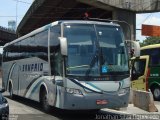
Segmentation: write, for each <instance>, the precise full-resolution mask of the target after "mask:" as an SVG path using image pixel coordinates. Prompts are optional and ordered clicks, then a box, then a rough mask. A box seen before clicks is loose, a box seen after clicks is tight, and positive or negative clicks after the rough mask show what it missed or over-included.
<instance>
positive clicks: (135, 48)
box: [126, 40, 140, 57]
mask: <svg viewBox="0 0 160 120" xmlns="http://www.w3.org/2000/svg"><path fill="white" fill-rule="evenodd" d="M126 43H130V44H131V51H130V52H131V57H133V56H134V57H140V44H139V42H137V41H133V40H126Z"/></svg>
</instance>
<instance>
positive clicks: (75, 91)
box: [66, 88, 82, 95]
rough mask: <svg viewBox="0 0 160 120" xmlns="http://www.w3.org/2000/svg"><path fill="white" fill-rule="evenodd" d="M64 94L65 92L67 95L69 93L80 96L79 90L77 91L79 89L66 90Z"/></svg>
mask: <svg viewBox="0 0 160 120" xmlns="http://www.w3.org/2000/svg"><path fill="white" fill-rule="evenodd" d="M66 92H67V93H70V94H78V95H82V92H81V90H79V89H74V88H66Z"/></svg>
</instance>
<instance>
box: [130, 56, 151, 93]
mask: <svg viewBox="0 0 160 120" xmlns="http://www.w3.org/2000/svg"><path fill="white" fill-rule="evenodd" d="M148 62H149V56H148V55H146V56H140V57H139V58H133V59H132V62H131V63H132V69H131V80H132V83H131V86H132V89H133V90H143V91H146V84H147V82H146V77H147V68H148Z"/></svg>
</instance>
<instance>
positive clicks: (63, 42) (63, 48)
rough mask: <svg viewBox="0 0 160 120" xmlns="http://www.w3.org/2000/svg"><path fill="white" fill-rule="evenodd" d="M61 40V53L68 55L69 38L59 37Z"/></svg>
mask: <svg viewBox="0 0 160 120" xmlns="http://www.w3.org/2000/svg"><path fill="white" fill-rule="evenodd" d="M59 41H60V50H61V54H62V55H64V56H67V55H68V46H67V38H65V37H59Z"/></svg>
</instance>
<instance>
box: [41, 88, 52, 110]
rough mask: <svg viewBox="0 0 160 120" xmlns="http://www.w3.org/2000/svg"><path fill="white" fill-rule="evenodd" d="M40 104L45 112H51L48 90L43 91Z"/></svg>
mask: <svg viewBox="0 0 160 120" xmlns="http://www.w3.org/2000/svg"><path fill="white" fill-rule="evenodd" d="M40 102H41V105H42V108H43V110H44V111H45V112H50V109H51V106H50V105H49V103H48V98H47V92H46V90H43V91H42V93H41V95H40Z"/></svg>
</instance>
